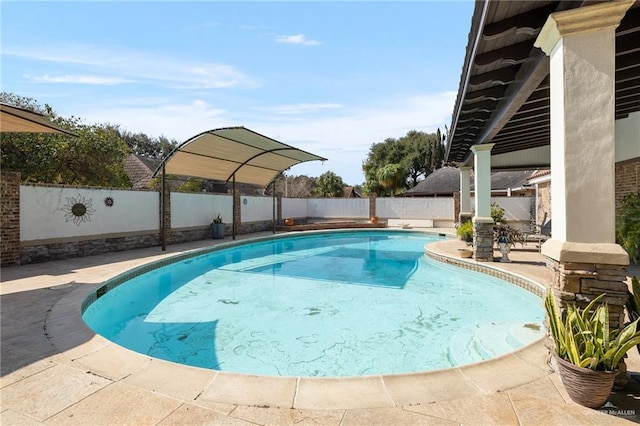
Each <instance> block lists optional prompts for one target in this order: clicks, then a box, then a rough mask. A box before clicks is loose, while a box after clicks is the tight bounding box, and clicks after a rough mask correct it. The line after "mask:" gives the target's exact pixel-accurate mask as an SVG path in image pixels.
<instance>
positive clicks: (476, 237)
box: [471, 143, 494, 261]
mask: <svg viewBox="0 0 640 426" xmlns="http://www.w3.org/2000/svg"><path fill="white" fill-rule="evenodd" d="M493 145H494V144H492V143H488V144H483V145H474V146H472V147H471V151H472V152H473V155H474V171H475V184H476V185H475V197H474V198H475V209H476V213H475V216H474V217H473V258H474V259H476V260H481V261H493V219H492V218H491V148H493Z"/></svg>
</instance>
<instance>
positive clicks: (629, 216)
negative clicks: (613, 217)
mask: <svg viewBox="0 0 640 426" xmlns="http://www.w3.org/2000/svg"><path fill="white" fill-rule="evenodd" d="M616 240H617V242H618V244H620V245H621V246H622V247H623V248H624V249H625V250H626V252H627V253H629V258H631V261H632V262H634V263H636V262H637V261H638V256H639V255H640V193H635V194H630V195H627V196H625V197H624V198H623V199H622V207H621V209H620V215H619V216H618V226H617V227H616Z"/></svg>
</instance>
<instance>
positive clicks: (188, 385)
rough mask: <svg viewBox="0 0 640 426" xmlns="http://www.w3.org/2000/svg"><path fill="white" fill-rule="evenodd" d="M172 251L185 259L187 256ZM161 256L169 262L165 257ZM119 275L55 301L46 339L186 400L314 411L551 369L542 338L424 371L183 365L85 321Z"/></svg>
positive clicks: (419, 397)
mask: <svg viewBox="0 0 640 426" xmlns="http://www.w3.org/2000/svg"><path fill="white" fill-rule="evenodd" d="M433 244H436V243H433ZM429 246H430V247H431V245H429ZM435 248H436V249H435V250H428V251H429V253H428V254H429V256H431V257H435V258H437V259H438V260H445V261H448V262H449V263H456V264H457V263H459V262H463V263H464V264H465V265H466V266H468V267H470V268H471V269H476V268H477V270H480V271H481V272H485V271H484V270H483V269H487V268H488V269H489V270H493V271H494V272H495V274H497V275H498V276H500V277H501V278H502V277H507V278H509V277H510V279H512V280H514V281H518V282H521V283H522V284H523V286H524V285H528V286H533V287H531V288H532V289H535V290H537V291H536V292H537V293H538V292H540V291H541V289H543V288H544V286H543V285H542V284H539V283H535V281H533V280H531V279H529V278H526V277H523V276H519V275H518V274H513V273H510V272H508V271H504V270H500V269H496V268H491V267H488V266H487V265H478V264H477V263H476V262H474V261H462V260H461V259H456V258H454V257H452V256H449V255H447V253H446V252H444V251H439V250H437V244H436V246H435ZM195 252H202V251H201V250H196V251H195ZM191 254H193V252H191ZM187 255H189V254H187ZM177 256H178V257H179V258H184V256H185V254H180V255H177ZM160 262H162V263H165V264H166V263H169V262H170V260H169V259H163V260H161V261H160ZM153 263H157V261H156V262H141V263H140V264H139V265H131V266H132V268H135V267H138V268H141V270H146V269H148V265H150V264H153ZM474 265H475V266H474ZM117 275H119V274H117V273H114V274H113V276H105V277H104V281H103V282H102V283H100V284H89V285H83V286H81V287H79V288H77V289H76V290H74V291H73V292H71V293H69V294H68V295H67V296H65V297H63V298H62V299H60V300H59V301H58V303H56V304H55V305H53V306H52V307H51V309H50V310H49V312H48V313H47V315H46V319H45V327H44V328H45V334H46V336H47V338H48V340H49V342H50V343H51V344H52V345H53V346H54V347H55V348H56V349H57V350H58V351H60V353H61V356H63V357H64V358H66V360H67V361H68V362H69V363H72V364H73V365H76V366H82V367H83V368H86V369H87V371H88V372H90V373H93V374H95V375H97V376H100V377H104V378H107V379H110V380H115V381H123V382H125V383H129V384H134V385H136V386H139V387H142V388H145V389H148V390H150V391H154V392H161V393H164V394H167V395H171V396H173V397H175V398H178V399H181V400H184V401H194V399H195V400H196V401H198V402H200V403H204V404H234V405H245V406H255V407H279V408H294V409H313V410H333V409H360V408H382V407H396V406H410V405H419V404H428V403H433V402H439V401H448V400H455V399H461V398H473V397H478V396H483V395H490V394H494V393H497V392H502V391H506V390H509V389H513V388H516V387H518V386H522V385H525V384H528V383H531V382H534V381H536V380H538V379H540V378H543V377H545V376H548V375H550V374H551V373H552V371H551V370H550V368H549V367H548V365H547V363H546V359H547V356H548V350H547V348H546V347H545V346H544V342H543V339H541V340H538V341H536V342H534V343H532V344H530V345H528V346H526V347H524V348H520V349H519V350H516V351H514V352H512V353H509V354H505V355H502V356H500V357H497V358H492V359H490V360H485V361H481V362H478V363H474V364H469V365H465V366H461V367H453V368H448V369H444V370H436V371H428V372H422V373H406V374H393V375H374V376H363V377H340V378H309V377H276V376H258V375H248V374H240V373H231V372H226V371H214V370H208V369H202V368H197V367H189V366H184V365H181V364H177V363H173V362H169V361H164V360H160V359H156V358H152V357H150V356H146V355H142V354H139V353H137V352H133V351H130V350H128V349H126V348H123V347H121V346H119V345H116V344H115V343H113V342H110V341H109V340H107V339H105V338H103V337H102V336H100V335H96V334H95V333H94V332H93V331H92V330H91V329H90V328H89V327H88V326H87V325H86V324H85V323H84V321H83V320H82V308H83V306H85V307H86V302H87V300H90V299H91V295H94V297H95V294H96V291H97V290H98V289H99V288H100V287H101V286H102V285H103V283H104V282H106V281H108V280H109V279H112V278H113V277H115V276H117ZM492 275H493V274H492ZM525 288H526V287H525ZM511 372H517V373H516V374H510V373H511ZM178 383H179V385H177V384H178Z"/></svg>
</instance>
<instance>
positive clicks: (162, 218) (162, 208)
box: [160, 162, 167, 251]
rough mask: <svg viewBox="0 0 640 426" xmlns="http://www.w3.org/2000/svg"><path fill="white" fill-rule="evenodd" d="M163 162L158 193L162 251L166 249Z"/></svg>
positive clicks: (164, 175) (164, 174)
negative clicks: (159, 191) (160, 185)
mask: <svg viewBox="0 0 640 426" xmlns="http://www.w3.org/2000/svg"><path fill="white" fill-rule="evenodd" d="M164 166H165V164H164V162H163V163H162V188H161V191H162V192H161V193H160V203H161V204H160V244H161V246H162V251H167V239H166V235H167V233H166V224H165V223H164V222H165V213H166V203H165V201H166V200H165V191H166V187H165V178H166V173H165V168H164Z"/></svg>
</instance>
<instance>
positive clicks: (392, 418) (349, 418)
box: [341, 407, 458, 426]
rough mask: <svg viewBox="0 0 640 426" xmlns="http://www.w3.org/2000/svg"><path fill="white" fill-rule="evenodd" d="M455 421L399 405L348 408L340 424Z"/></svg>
mask: <svg viewBox="0 0 640 426" xmlns="http://www.w3.org/2000/svg"><path fill="white" fill-rule="evenodd" d="M457 424H458V423H457V422H455V421H451V420H447V419H444V418H438V417H432V416H429V415H425V414H423V413H420V412H417V411H407V410H405V409H403V408H400V407H395V408H363V409H358V410H349V411H347V413H346V414H345V416H344V420H343V421H342V424H341V426H361V425H385V426H386V425H399V426H414V425H415V426H418V425H445V426H450V425H451V426H452V425H457Z"/></svg>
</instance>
